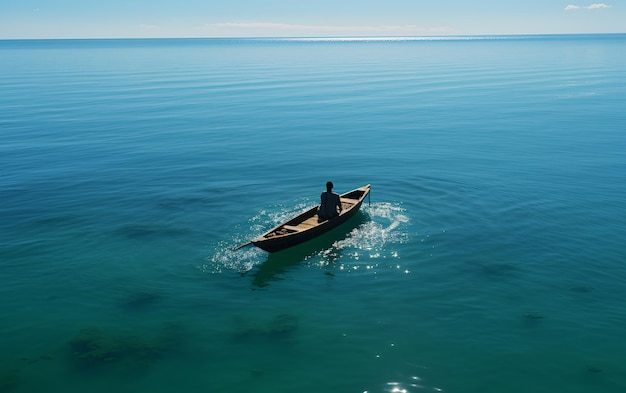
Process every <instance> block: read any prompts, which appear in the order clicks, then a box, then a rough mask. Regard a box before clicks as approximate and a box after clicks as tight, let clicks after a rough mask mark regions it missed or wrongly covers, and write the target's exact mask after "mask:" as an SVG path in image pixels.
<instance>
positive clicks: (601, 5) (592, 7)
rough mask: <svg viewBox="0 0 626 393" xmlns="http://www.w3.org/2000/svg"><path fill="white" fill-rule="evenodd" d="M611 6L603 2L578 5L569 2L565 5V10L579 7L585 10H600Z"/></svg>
mask: <svg viewBox="0 0 626 393" xmlns="http://www.w3.org/2000/svg"><path fill="white" fill-rule="evenodd" d="M611 7H613V6H612V5H607V4H604V3H594V4H591V5H588V6H584V7H582V6H579V5H574V4H570V5H568V6H567V7H565V11H573V10H579V9H581V8H584V9H587V10H600V9H603V8H611Z"/></svg>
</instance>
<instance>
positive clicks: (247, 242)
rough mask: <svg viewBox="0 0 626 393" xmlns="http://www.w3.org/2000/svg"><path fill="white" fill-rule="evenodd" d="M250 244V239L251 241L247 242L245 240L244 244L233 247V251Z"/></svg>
mask: <svg viewBox="0 0 626 393" xmlns="http://www.w3.org/2000/svg"><path fill="white" fill-rule="evenodd" d="M251 244H252V240H251V241H249V242H247V243H244V244H242V245H239V246H237V247H235V248H233V251H237V250H239V249H240V248H244V247H248V246H249V245H251Z"/></svg>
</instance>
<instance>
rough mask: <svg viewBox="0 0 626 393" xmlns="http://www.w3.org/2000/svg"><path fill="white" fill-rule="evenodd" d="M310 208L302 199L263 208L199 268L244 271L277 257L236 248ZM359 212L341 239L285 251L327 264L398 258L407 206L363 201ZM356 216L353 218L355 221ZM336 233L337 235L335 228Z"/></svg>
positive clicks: (404, 239)
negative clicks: (290, 204) (273, 207)
mask: <svg viewBox="0 0 626 393" xmlns="http://www.w3.org/2000/svg"><path fill="white" fill-rule="evenodd" d="M307 208H310V204H307V203H301V204H298V205H296V206H293V207H292V208H289V209H285V208H280V209H276V210H275V211H273V212H268V211H265V210H264V211H260V212H259V213H258V214H257V215H256V216H254V217H252V218H251V219H250V220H249V223H248V225H249V229H247V230H245V231H241V232H239V233H238V234H236V235H234V236H233V238H232V239H231V240H230V241H222V242H220V243H219V244H218V245H217V246H216V248H215V252H214V254H213V255H211V256H208V257H206V258H205V261H204V263H203V264H202V266H200V269H201V270H202V271H203V272H207V273H223V272H227V271H231V272H238V273H240V274H245V273H247V272H249V271H250V270H252V269H253V268H254V267H255V266H257V265H260V264H263V263H265V262H266V261H268V259H270V258H277V257H278V256H279V254H281V253H277V254H268V253H266V252H264V251H262V250H260V249H258V248H256V247H253V246H250V247H246V248H242V249H239V250H234V248H235V247H236V246H237V245H238V244H243V243H245V242H246V241H248V240H250V239H251V238H254V237H255V236H257V235H259V234H261V233H264V232H265V231H267V230H268V229H270V228H272V227H274V226H275V225H277V224H279V223H281V222H283V221H285V220H286V219H288V218H289V217H292V216H294V215H295V214H297V213H299V212H302V211H304V210H306V209H307ZM358 214H360V215H361V223H360V224H357V225H356V226H355V227H353V228H352V230H351V231H350V232H348V233H347V234H345V235H343V234H342V235H341V236H342V238H341V239H339V240H335V239H331V241H329V242H327V243H326V242H324V241H323V240H324V239H314V240H311V241H309V242H307V243H304V244H302V245H299V246H296V247H293V248H291V249H288V250H286V251H285V252H286V253H289V256H290V258H293V257H294V256H295V255H298V257H300V258H301V261H307V263H309V264H314V265H318V264H321V265H327V264H329V263H331V262H337V261H338V259H344V258H345V259H348V260H351V261H352V262H355V261H359V260H362V259H364V260H371V259H385V258H398V257H399V255H398V253H399V251H398V249H397V247H395V246H396V245H400V244H403V243H406V242H408V241H409V232H408V226H409V218H408V216H407V215H406V214H405V210H404V208H402V207H401V205H400V204H394V203H387V202H377V203H372V204H371V205H365V204H364V205H363V206H362V207H361V212H360V213H358ZM356 219H357V217H354V218H352V222H354V220H356ZM348 223H350V221H348ZM348 223H346V224H348ZM344 225H345V224H344ZM339 228H341V227H339ZM323 236H326V235H323ZM334 236H337V233H336V232H335V234H334ZM298 251H300V253H298ZM270 255H271V257H270Z"/></svg>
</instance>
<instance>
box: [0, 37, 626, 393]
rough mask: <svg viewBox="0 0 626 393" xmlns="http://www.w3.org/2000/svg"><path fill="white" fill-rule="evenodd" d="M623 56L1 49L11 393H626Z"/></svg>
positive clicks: (1, 370) (434, 50)
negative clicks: (307, 236)
mask: <svg viewBox="0 0 626 393" xmlns="http://www.w3.org/2000/svg"><path fill="white" fill-rule="evenodd" d="M624 49H626V36H624V35H597V36H529V37H522V36H513V37H457V38H454V39H444V40H428V39H412V40H401V39H395V40H392V39H386V40H382V41H375V40H369V41H368V40H322V39H320V40H279V39H274V40H265V39H263V40H235V39H232V40H93V41H92V40H84V41H83V40H68V41H0V71H2V72H0V91H1V92H2V93H1V94H0V129H1V135H2V138H1V139H0V168H2V169H1V171H0V201H1V203H0V282H1V283H2V285H0V296H1V298H2V299H3V302H2V305H0V315H1V317H2V318H1V322H0V343H1V348H2V351H1V353H0V392H35V391H37V392H39V391H42V390H46V391H62V392H79V391H85V390H88V391H93V392H99V391H103V392H104V391H107V392H108V391H113V390H115V391H120V392H125V391H129V392H130V391H133V392H135V391H150V392H159V391H163V392H169V391H172V390H173V389H176V390H177V391H190V392H197V391H209V392H211V391H241V392H244V391H245V392H248V391H255V392H265V391H267V392H270V391H271V392H283V391H284V392H293V391H300V392H318V391H333V392H422V391H424V392H433V391H443V392H529V391H533V392H548V391H550V392H552V391H563V392H565V391H567V392H624V391H625V390H626V366H625V364H624V362H623V354H624V353H626V336H625V335H624V328H623V326H624V325H625V323H626V306H625V304H624V301H623V294H624V293H625V292H626V267H624V262H625V260H626V252H625V251H624V246H623V239H624V238H626V225H625V224H626V208H625V207H624V204H623V199H624V195H626V181H625V180H626V179H625V178H624V173H626V158H625V156H624V151H625V150H626V138H625V137H624V124H626V112H624V109H623V108H624V107H625V97H626V69H624V67H623V65H624V64H626V50H624ZM327 180H333V182H334V183H335V185H336V191H338V192H344V191H347V190H350V189H353V188H356V187H358V186H361V185H363V184H366V183H371V184H372V195H371V203H370V204H366V205H364V206H363V208H362V212H361V213H359V215H357V216H356V217H355V218H354V219H353V220H351V221H350V222H348V223H347V224H346V225H345V226H343V227H341V228H339V229H338V230H336V231H334V232H332V233H330V234H328V235H326V236H324V237H322V238H320V239H317V240H315V241H312V242H310V243H308V244H305V245H303V246H301V247H297V248H294V249H291V250H288V251H285V252H282V253H277V254H272V255H269V254H266V253H264V252H262V251H260V250H257V249H254V248H246V249H242V250H239V251H236V252H235V251H232V248H233V247H234V246H236V245H238V244H241V243H243V242H245V241H247V240H249V239H250V238H252V237H254V236H256V235H258V234H260V233H262V232H264V231H265V230H267V229H269V228H270V227H271V226H273V225H274V224H276V223H278V222H280V221H281V220H283V219H284V218H286V217H288V216H290V215H292V214H295V213H297V212H300V211H302V210H304V209H306V208H307V207H309V206H311V205H313V204H315V203H316V202H317V198H318V197H319V193H320V192H321V191H322V188H323V186H324V183H325V182H326V181H327Z"/></svg>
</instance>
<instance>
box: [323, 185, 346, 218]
mask: <svg viewBox="0 0 626 393" xmlns="http://www.w3.org/2000/svg"><path fill="white" fill-rule="evenodd" d="M320 198H321V202H322V203H321V204H320V207H319V209H318V211H317V215H318V217H319V221H325V220H329V219H331V218H333V217H337V216H338V215H339V213H341V200H340V199H339V195H338V194H335V193H334V192H333V182H331V181H329V182H328V183H326V191H324V192H323V193H322V195H321V197H320Z"/></svg>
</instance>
